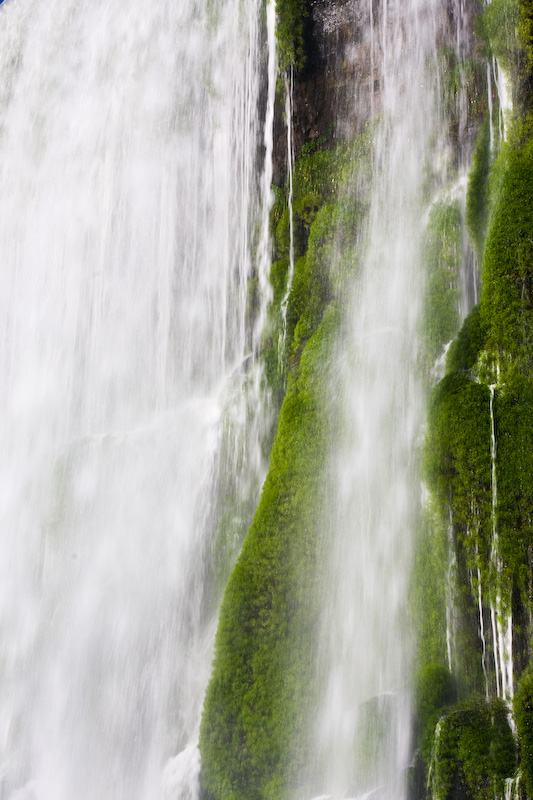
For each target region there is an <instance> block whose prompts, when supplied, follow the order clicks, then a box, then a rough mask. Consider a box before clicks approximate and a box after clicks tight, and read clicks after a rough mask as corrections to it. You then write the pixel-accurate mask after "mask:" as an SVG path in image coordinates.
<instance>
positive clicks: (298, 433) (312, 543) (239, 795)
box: [200, 305, 338, 800]
mask: <svg viewBox="0 0 533 800" xmlns="http://www.w3.org/2000/svg"><path fill="white" fill-rule="evenodd" d="M337 327H338V312H337V310H336V308H335V306H334V305H330V306H329V308H328V310H327V312H326V314H325V315H324V319H323V321H322V323H321V325H320V328H319V329H318V331H317V332H316V333H315V334H314V336H313V337H312V338H311V339H310V340H309V341H308V343H307V345H306V347H305V350H304V351H303V353H302V357H301V361H300V364H299V367H298V368H296V369H295V370H294V371H293V372H292V373H291V375H290V377H289V384H288V389H287V394H286V397H285V400H284V402H283V406H282V409H281V413H280V419H279V426H278V432H277V435H276V439H275V442H274V446H273V449H272V457H271V464H270V470H269V473H268V476H267V479H266V481H265V485H264V488H263V494H262V497H261V501H260V504H259V507H258V509H257V513H256V516H255V519H254V522H253V524H252V527H251V529H250V531H249V533H248V536H247V537H246V540H245V543H244V546H243V549H242V552H241V555H240V557H239V559H238V561H237V564H236V566H235V569H234V571H233V573H232V576H231V578H230V581H229V583H228V586H227V589H226V593H225V596H224V601H223V604H222V609H221V614H220V620H219V628H218V632H217V638H216V646H215V659H214V667H213V675H212V679H211V682H210V684H209V688H208V691H207V695H206V700H205V705H204V715H203V719H202V726H201V732H200V748H201V751H202V764H203V767H202V784H203V787H204V789H205V791H206V792H207V796H208V797H212V798H217V800H259V798H267V800H277V798H281V797H282V796H283V793H284V791H285V788H286V786H287V785H289V784H291V783H292V782H293V781H294V780H295V776H296V775H297V771H298V768H299V767H300V766H301V764H298V759H293V758H292V757H293V756H294V747H293V743H294V742H297V743H300V745H299V746H300V748H301V751H302V752H304V751H305V744H304V743H305V739H306V719H305V714H304V709H305V708H306V700H308V693H309V691H310V688H309V687H310V686H311V684H312V673H313V654H312V652H311V649H310V644H309V643H310V642H312V641H313V636H312V633H311V631H312V628H313V625H314V619H315V618H316V612H317V609H316V608H315V607H314V605H315V603H316V598H317V597H318V592H316V591H314V589H313V586H314V580H315V566H316V560H317V557H318V544H319V539H318V534H319V530H320V527H321V523H320V516H321V508H322V503H323V491H324V488H323V481H322V475H323V468H324V465H325V459H326V451H327V430H328V416H329V413H330V412H331V405H330V403H329V402H328V397H327V365H328V362H329V356H330V352H331V348H332V346H333V342H334V336H335V332H336V330H337Z"/></svg>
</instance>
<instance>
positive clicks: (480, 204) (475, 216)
mask: <svg viewBox="0 0 533 800" xmlns="http://www.w3.org/2000/svg"><path fill="white" fill-rule="evenodd" d="M490 126H491V121H490V120H489V118H488V116H487V117H486V118H485V120H484V122H483V124H482V126H481V128H480V130H479V133H478V137H477V139H476V144H475V147H474V153H473V155H472V166H471V168H470V174H469V176H468V188H467V192H466V214H465V221H466V225H467V228H468V232H469V234H470V238H471V239H472V242H473V244H474V247H475V248H476V251H477V253H478V256H479V258H480V260H481V257H482V255H483V246H484V244H485V237H486V234H487V224H488V219H489V174H490V167H491V152H490Z"/></svg>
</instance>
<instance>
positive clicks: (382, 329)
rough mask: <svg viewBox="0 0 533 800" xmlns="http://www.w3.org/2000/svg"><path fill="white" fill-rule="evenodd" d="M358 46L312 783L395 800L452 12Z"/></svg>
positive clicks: (382, 18) (385, 21)
mask: <svg viewBox="0 0 533 800" xmlns="http://www.w3.org/2000/svg"><path fill="white" fill-rule="evenodd" d="M456 11H457V14H456V18H455V19H456V22H460V23H461V25H462V24H464V19H463V18H462V11H461V9H459V8H458V9H456ZM364 35H365V36H366V38H367V39H368V41H369V42H370V50H371V52H372V67H373V69H374V75H373V76H372V77H373V82H374V86H375V89H374V97H373V101H372V107H373V108H374V110H375V112H376V114H377V121H376V123H375V124H376V129H375V134H374V145H373V147H374V151H373V159H374V161H373V164H374V168H373V184H372V192H371V198H370V210H369V216H368V222H367V224H366V227H365V229H364V231H362V232H361V233H360V234H359V247H360V252H361V254H362V255H361V263H360V265H359V271H358V277H357V278H356V283H355V287H354V291H353V294H352V298H351V303H350V307H349V313H348V320H347V326H346V327H347V330H346V334H345V339H344V341H343V342H342V348H341V350H340V352H339V354H338V357H337V364H336V370H337V373H338V375H339V376H342V378H339V380H340V382H341V384H342V386H343V402H344V420H343V422H342V423H341V427H340V430H339V434H338V435H339V438H340V444H339V447H338V450H337V452H336V453H335V455H334V458H333V464H332V470H333V484H334V502H333V504H332V509H331V513H330V519H329V520H328V521H327V522H326V528H327V531H328V533H327V538H326V544H325V552H326V557H327V558H329V564H328V572H327V576H326V581H325V594H326V599H325V604H324V613H323V619H322V623H321V630H322V635H321V654H320V664H319V673H320V675H321V682H322V685H323V687H324V688H323V696H322V700H321V710H320V711H319V714H318V719H317V729H316V764H317V767H316V773H315V774H316V780H315V785H316V794H317V795H318V794H319V793H326V794H327V795H333V796H339V797H340V796H342V797H355V796H357V797H363V796H365V797H366V796H369V797H370V796H372V797H376V798H384V799H386V800H389V798H390V800H399V798H401V797H405V796H406V783H407V781H406V774H407V768H408V766H409V759H410V746H411V742H410V730H411V700H410V690H409V683H410V680H409V678H410V674H411V671H412V655H413V644H414V642H413V637H412V631H411V629H410V624H409V619H408V591H409V580H410V571H411V564H412V559H413V546H414V538H415V532H416V525H417V514H418V510H419V505H420V484H419V481H420V477H419V473H418V470H417V455H416V452H417V444H418V440H419V437H420V429H421V424H422V421H423V393H422V388H421V385H420V384H421V381H420V374H419V369H418V362H417V356H418V348H419V333H420V330H419V325H420V317H421V313H420V312H421V307H422V299H423V294H424V288H425V283H424V272H423V263H422V262H423V257H422V242H423V234H424V220H425V218H426V217H427V213H426V212H427V208H428V206H429V204H430V202H431V198H432V196H434V195H435V194H437V193H438V192H439V191H440V190H442V186H443V184H444V181H445V180H446V163H445V157H446V153H447V143H446V141H445V136H444V134H443V133H441V132H443V131H444V130H445V125H444V124H443V121H442V110H441V108H440V104H439V84H438V80H439V77H438V46H439V44H442V42H443V41H445V37H446V36H447V37H450V16H449V15H448V8H447V4H446V3H445V2H444V1H443V0H381V2H379V3H376V2H373V3H372V2H369V3H368V24H367V29H366V33H365V34H364ZM457 40H458V42H459V43H458V48H459V45H461V46H462V43H461V41H460V36H459V35H458V36H457ZM448 41H449V38H448ZM452 46H453V39H452Z"/></svg>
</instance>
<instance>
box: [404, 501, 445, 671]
mask: <svg viewBox="0 0 533 800" xmlns="http://www.w3.org/2000/svg"><path fill="white" fill-rule="evenodd" d="M433 505H434V504H433ZM447 571H448V546H447V540H446V530H445V526H443V525H442V524H441V519H440V517H439V509H434V508H432V507H431V505H429V506H428V507H427V508H426V509H425V511H424V514H423V516H422V520H421V524H420V527H419V530H418V536H417V541H416V547H415V562H414V569H413V579H412V584H411V597H410V605H411V608H412V614H413V621H414V627H415V629H416V632H417V637H416V645H417V652H416V664H417V665H418V667H419V669H420V668H422V669H423V668H425V667H426V666H427V665H430V664H435V663H441V664H444V661H445V658H446V575H447Z"/></svg>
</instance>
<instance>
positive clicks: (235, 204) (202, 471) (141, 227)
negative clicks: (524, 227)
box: [0, 0, 274, 800]
mask: <svg viewBox="0 0 533 800" xmlns="http://www.w3.org/2000/svg"><path fill="white" fill-rule="evenodd" d="M271 5H272V4H271ZM269 17H270V18H273V9H272V10H271V11H270V12H269ZM259 19H260V14H259V3H258V2H249V3H247V4H241V3H240V2H239V0H223V1H222V2H219V3H217V4H216V5H214V4H210V3H204V2H196V0H179V2H177V3H175V2H170V0H162V2H159V3H156V4H148V5H146V4H126V5H125V4H124V3H122V2H118V0H105V2H103V0H95V2H92V3H90V4H89V3H78V2H74V0H49V2H47V3H42V2H40V0H27V2H25V3H20V2H17V0H6V2H4V3H2V9H1V10H0V20H1V25H0V71H1V74H2V86H1V87H0V189H1V190H0V218H1V223H0V224H1V226H2V236H1V242H0V260H1V263H2V269H1V278H0V281H1V290H0V306H1V313H0V364H1V367H0V368H1V373H2V385H1V388H0V409H1V413H0V438H1V440H2V451H1V455H0V475H1V477H0V486H1V490H0V492H1V495H0V515H1V525H0V529H1V531H2V538H1V559H0V564H1V566H0V571H1V581H0V586H1V588H0V640H1V642H2V647H1V651H0V707H1V713H0V798H2V800H4V799H5V800H8V798H13V800H14V798H18V799H19V800H22V798H25V799H26V800H30V798H31V800H66V799H67V798H68V799H69V800H72V798H76V800H84V799H87V800H95V798H100V799H101V800H119V798H126V797H127V798H128V800H133V798H146V799H148V798H150V799H151V798H159V797H160V796H161V793H162V792H163V793H164V796H165V797H168V798H171V797H172V798H183V800H192V799H193V798H194V797H196V793H197V786H196V783H197V774H198V769H199V762H198V754H197V751H196V748H195V739H196V736H197V729H198V724H199V714H200V709H201V703H202V697H203V692H204V689H205V685H206V682H207V679H208V671H209V665H210V660H211V647H212V636H213V628H214V617H215V615H216V598H214V597H213V596H212V595H211V594H210V592H209V591H208V583H207V582H208V578H213V577H214V575H215V573H216V569H219V568H221V567H223V563H222V564H221V562H223V560H224V558H223V557H222V556H224V557H225V558H226V559H230V558H231V557H232V556H234V555H235V552H234V551H235V548H236V547H237V546H238V542H237V543H230V544H229V545H224V546H222V545H221V544H220V543H219V542H218V541H217V539H216V537H215V531H216V529H217V527H218V522H219V520H220V516H221V513H222V511H224V512H225V513H226V515H230V514H231V515H232V518H233V519H239V518H242V526H243V527H244V528H245V527H246V524H247V517H246V514H247V513H248V512H247V511H246V508H245V506H246V502H247V499H248V498H249V497H251V498H252V501H253V502H251V505H253V503H254V502H255V501H256V499H257V492H258V487H259V484H260V479H261V475H260V471H261V458H260V455H259V439H260V421H261V418H262V416H263V414H262V410H261V397H260V395H259V389H258V387H259V385H260V381H259V380H258V379H257V369H256V368H255V367H254V366H253V363H250V362H251V360H252V361H253V358H252V359H250V358H248V354H249V351H250V348H251V346H253V343H252V344H251V339H253V338H254V337H255V341H257V340H258V339H259V338H260V330H259V327H260V322H261V321H260V320H259V322H258V326H259V327H258V326H256V329H255V332H254V335H253V336H251V333H250V326H251V320H250V319H247V302H248V294H249V283H250V279H251V278H252V277H254V276H255V275H256V274H257V270H256V268H255V266H254V264H253V263H252V253H253V252H254V249H255V248H256V247H257V242H256V241H254V238H253V235H252V232H253V230H254V229H261V227H262V228H263V229H265V227H266V230H267V231H268V204H269V202H270V197H269V195H268V193H269V192H270V182H271V180H270V177H269V175H271V172H270V173H269V172H268V170H269V169H270V170H271V164H270V161H271V152H272V149H271V147H270V151H268V147H267V148H266V149H267V168H266V169H265V179H264V181H263V183H262V186H263V189H262V190H260V191H258V189H257V187H259V185H260V183H259V180H258V179H257V176H256V165H257V160H258V152H257V142H258V135H259V133H260V130H259V127H260V125H259V122H258V114H257V111H258V107H259V105H258V98H259V60H260V59H259V57H260V52H259V51H260V38H259V31H258V20H259ZM272 28H273V26H272V23H270V27H269V30H270V31H271V30H272ZM272 38H273V37H272V35H270V36H269V41H270V44H271V45H272ZM271 49H272V47H271ZM270 61H271V62H272V61H273V58H272V57H270ZM272 72H273V68H271V69H270V73H272ZM271 83H272V81H271ZM273 91H274V89H273V88H272V87H270V88H269V96H272V97H273ZM267 106H268V109H267V110H268V111H269V113H270V119H268V118H267V120H266V126H265V139H266V140H267V141H268V138H269V136H270V141H271V139H272V134H271V132H270V133H269V125H270V127H271V125H272V102H270V103H269V104H267ZM260 194H262V195H263V222H261V220H260V219H259V216H260V205H261V201H260V197H259V195H260ZM265 220H266V222H265ZM257 223H259V224H257ZM263 250H265V247H264V246H263ZM265 253H266V251H265ZM267 257H268V256H267ZM263 261H265V258H263ZM259 272H260V273H261V274H260V275H259V278H260V282H261V281H262V283H263V284H264V283H265V277H264V272H265V267H264V264H263V268H262V272H261V270H259ZM265 302H266V301H265ZM254 370H255V372H254ZM254 375H255V377H253V376H254ZM250 376H252V377H253V379H252V378H251V377H250ZM246 392H248V394H246ZM222 495H224V497H223V500H224V503H225V505H224V508H223V509H221V508H219V506H220V503H221V502H222V501H221V500H220V498H221V496H222ZM231 504H233V505H231ZM248 522H249V520H248ZM223 544H224V543H223ZM232 548H233V549H232ZM215 561H216V563H214V562H215ZM228 569H229V565H228ZM209 583H210V584H213V583H214V581H213V580H211V581H210V582H209ZM179 751H183V752H182V754H181V755H180V756H178V757H177V759H176V756H177V754H178V752H179ZM167 762H168V764H167V768H166V771H165V773H164V777H163V769H164V767H165V764H166V763H167Z"/></svg>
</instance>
